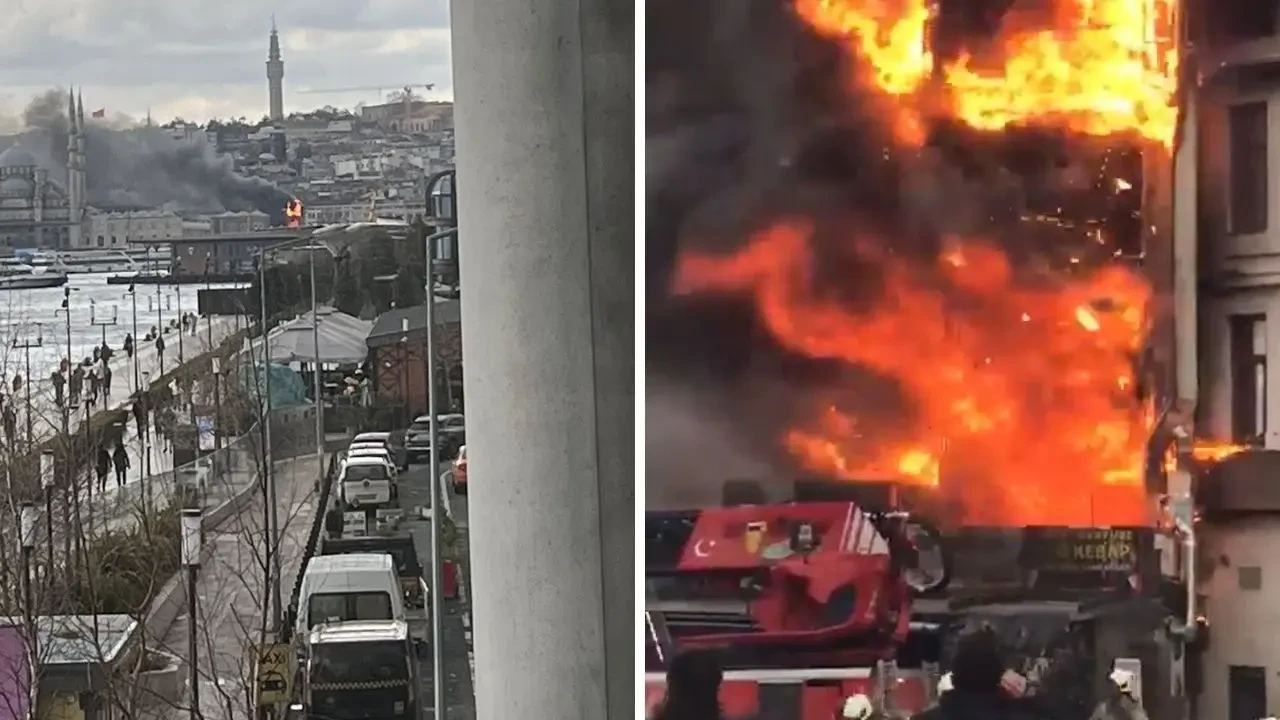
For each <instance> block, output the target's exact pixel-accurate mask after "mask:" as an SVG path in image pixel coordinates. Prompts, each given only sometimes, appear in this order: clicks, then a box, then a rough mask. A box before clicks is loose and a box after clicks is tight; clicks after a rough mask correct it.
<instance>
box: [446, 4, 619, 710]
mask: <svg viewBox="0 0 1280 720" xmlns="http://www.w3.org/2000/svg"><path fill="white" fill-rule="evenodd" d="M452 26H453V68H454V98H455V102H456V109H455V116H454V117H455V127H456V128H457V129H456V134H457V158H458V160H457V170H458V175H457V180H458V182H457V185H458V213H459V219H460V224H459V228H460V236H459V246H460V248H459V254H460V263H461V268H460V277H461V286H462V288H463V289H462V294H463V298H464V300H463V303H462V347H463V358H464V362H463V364H464V375H465V378H464V381H465V387H466V411H467V457H468V462H469V477H470V482H469V492H470V498H469V501H470V504H469V508H470V509H469V512H468V517H469V522H470V528H469V535H470V540H471V572H472V593H471V595H472V602H473V617H474V632H475V635H474V640H475V667H476V710H477V713H476V717H477V718H478V720H499V719H501V720H506V718H512V717H520V718H556V720H574V719H581V720H602V719H605V718H608V719H610V720H622V718H631V717H633V716H634V712H635V708H634V705H633V702H634V697H633V693H634V687H635V677H636V676H635V673H636V668H635V664H634V658H635V651H634V644H635V641H636V638H635V632H634V630H635V627H636V615H635V612H636V608H635V604H634V598H635V580H634V570H635V564H634V543H635V540H634V538H635V522H634V507H635V471H634V465H633V462H634V457H635V456H634V447H635V445H634V431H635V420H634V410H635V387H634V378H635V347H634V331H635V320H634V307H635V306H634V304H633V303H634V297H635V267H634V258H635V240H634V227H635V222H634V221H635V205H634V177H635V159H634V147H635V144H634V133H635V130H634V117H635V115H634V112H635V111H634V88H633V83H634V77H635V74H634V62H635V61H634V27H635V9H634V4H633V3H629V2H628V3H622V2H617V1H616V0H485V1H484V2H474V1H473V0H457V1H456V2H453V3H452Z"/></svg>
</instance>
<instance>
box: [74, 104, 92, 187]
mask: <svg viewBox="0 0 1280 720" xmlns="http://www.w3.org/2000/svg"><path fill="white" fill-rule="evenodd" d="M86 127H88V126H87V125H85V123H84V95H82V94H81V93H80V91H79V90H77V91H76V157H78V158H79V162H78V163H76V175H77V177H78V180H77V182H79V183H80V209H81V211H83V210H84V207H85V206H86V205H88V203H89V185H88V181H87V177H86V176H87V173H86V168H87V167H88V166H89V159H88V157H87V156H86V155H85V142H87V138H86V137H85V135H86V133H85V128H86Z"/></svg>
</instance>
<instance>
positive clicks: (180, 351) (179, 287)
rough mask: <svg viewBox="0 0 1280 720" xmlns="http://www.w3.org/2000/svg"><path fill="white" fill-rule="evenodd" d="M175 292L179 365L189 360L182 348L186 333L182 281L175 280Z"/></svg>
mask: <svg viewBox="0 0 1280 720" xmlns="http://www.w3.org/2000/svg"><path fill="white" fill-rule="evenodd" d="M173 290H174V293H175V294H176V295H177V296H178V310H177V313H178V365H182V364H183V363H185V362H186V361H187V358H186V355H185V354H184V352H183V349H182V336H183V335H186V334H187V333H186V330H185V329H184V324H183V322H182V317H183V315H182V283H181V282H175V283H174V284H173Z"/></svg>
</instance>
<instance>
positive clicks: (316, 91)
mask: <svg viewBox="0 0 1280 720" xmlns="http://www.w3.org/2000/svg"><path fill="white" fill-rule="evenodd" d="M396 87H399V88H400V89H401V90H402V91H403V92H404V93H405V94H409V95H411V94H412V93H413V88H426V89H427V90H434V89H435V83H413V84H408V85H399V86H396V85H381V86H374V85H368V86H365V87H345V88H307V89H306V90H299V91H298V94H300V95H337V94H340V93H357V92H376V93H378V97H383V95H385V94H386V93H387V92H388V91H390V90H392V89H393V88H396Z"/></svg>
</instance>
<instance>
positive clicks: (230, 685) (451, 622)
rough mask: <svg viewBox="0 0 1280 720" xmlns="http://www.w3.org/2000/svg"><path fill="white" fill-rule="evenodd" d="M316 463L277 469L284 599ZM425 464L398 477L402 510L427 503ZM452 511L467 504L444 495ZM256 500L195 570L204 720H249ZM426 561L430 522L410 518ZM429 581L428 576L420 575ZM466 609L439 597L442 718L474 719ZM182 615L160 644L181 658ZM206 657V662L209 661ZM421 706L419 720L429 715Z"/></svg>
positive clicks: (258, 531)
mask: <svg viewBox="0 0 1280 720" xmlns="http://www.w3.org/2000/svg"><path fill="white" fill-rule="evenodd" d="M316 473H317V469H316V465H315V461H314V458H305V459H298V460H294V461H284V462H283V463H282V464H281V466H280V469H279V470H278V471H277V487H278V490H277V493H278V495H279V498H280V506H279V507H280V512H281V517H280V521H281V524H282V526H283V529H284V554H283V556H282V559H283V565H284V568H283V570H284V583H283V588H284V590H285V593H286V599H287V595H288V592H289V590H290V589H291V588H292V586H293V582H294V579H295V578H296V577H297V573H298V572H299V571H300V569H301V568H299V561H300V560H301V554H302V549H303V546H304V544H305V543H306V539H307V533H308V532H309V531H310V523H311V518H312V517H313V513H314V512H315V501H316V497H315V494H314V488H313V483H314V481H315V477H316ZM427 477H428V470H427V466H426V465H415V466H413V467H412V468H411V469H410V470H409V472H408V473H406V474H405V475H404V476H403V477H402V480H401V497H402V498H403V505H404V506H405V507H406V508H413V507H428V506H429V504H430V489H429V484H428V483H427ZM446 503H447V506H448V507H449V508H450V509H451V511H452V513H453V515H454V517H455V518H456V520H457V521H458V522H461V523H463V524H464V525H465V515H463V514H462V513H465V511H466V503H465V500H462V499H460V498H458V497H457V496H453V495H450V496H449V497H448V500H447V501H446ZM262 515H263V513H262V501H261V500H260V499H258V500H255V502H254V503H253V504H252V505H251V506H249V507H248V508H247V509H246V510H245V512H244V513H242V515H241V516H240V517H239V518H236V519H233V520H229V521H228V522H227V524H226V525H224V526H223V528H222V529H221V531H220V532H219V533H218V534H217V535H216V536H214V537H212V538H207V539H206V542H207V543H213V544H214V545H216V547H217V549H216V551H215V552H214V553H213V557H212V558H211V559H210V560H209V561H207V562H206V564H205V566H204V567H202V568H201V570H200V578H199V581H198V586H197V587H198V590H197V595H198V597H199V599H200V609H199V610H198V611H197V615H196V617H197V622H196V625H197V632H196V637H197V642H198V643H199V648H198V654H199V655H200V658H199V661H198V665H199V668H200V675H201V678H202V683H201V697H200V706H201V711H202V712H203V714H204V718H205V720H247V719H248V717H249V715H248V713H249V708H250V701H251V699H252V698H251V697H250V696H249V694H248V693H249V692H250V689H251V688H252V682H251V680H252V678H251V675H250V674H251V672H252V664H251V661H252V656H251V655H250V654H249V649H250V648H251V647H252V646H253V644H254V642H256V638H257V637H258V634H259V632H260V630H261V623H262V608H261V603H262V598H263V597H264V594H263V592H262V587H263V571H262V564H263V561H264V559H263V558H262V552H261V550H260V548H261V547H262V546H263V531H262V528H263V522H262ZM408 525H409V529H410V532H411V533H412V535H413V537H414V541H415V546H416V547H417V550H418V554H419V557H420V560H421V562H422V563H423V565H424V567H429V562H430V557H431V555H430V552H431V548H430V542H431V540H430V534H429V533H430V523H429V522H428V521H426V520H414V521H410V522H409V523H408ZM426 580H427V583H428V584H430V582H431V578H430V577H427V578H426ZM464 614H467V615H468V616H469V613H468V612H467V610H466V608H464V607H463V605H462V604H461V603H460V602H459V601H456V600H452V601H451V600H446V601H445V616H444V643H443V647H444V651H445V663H446V665H445V702H446V704H447V707H448V714H447V718H448V720H473V718H474V717H475V701H474V695H473V690H472V684H471V671H470V667H469V662H468V637H467V633H468V626H467V622H469V621H466V622H464V619H463V616H464ZM187 633H188V619H187V617H186V615H185V614H184V615H183V616H182V617H180V618H179V619H178V621H177V622H176V623H175V624H174V626H173V628H172V629H171V630H170V632H169V634H168V635H167V636H166V637H165V640H164V643H163V645H164V647H163V649H164V650H165V651H166V652H169V653H171V654H173V655H175V656H177V657H179V658H184V659H185V658H186V657H187V656H188V654H189V653H188V651H187V638H188V634H187ZM211 660H212V662H211ZM421 667H422V670H423V677H422V682H421V684H420V687H419V692H420V693H421V695H420V697H422V698H425V699H426V700H427V703H426V704H429V703H430V698H431V697H432V674H431V667H432V663H431V659H430V658H428V659H427V660H426V661H425V662H423V663H422V665H421ZM426 704H424V712H423V713H422V720H430V719H431V718H433V717H434V715H433V713H432V711H431V709H430V708H428V707H426ZM185 707H186V705H183V706H182V707H177V708H172V709H170V710H169V712H168V713H167V715H168V717H170V718H172V720H185V718H186V717H187V711H186V709H185Z"/></svg>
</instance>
